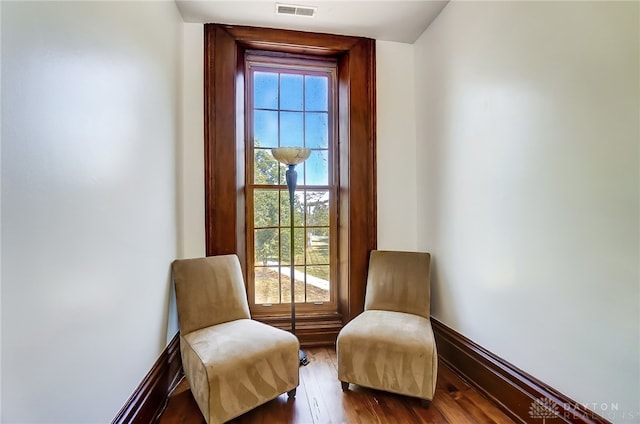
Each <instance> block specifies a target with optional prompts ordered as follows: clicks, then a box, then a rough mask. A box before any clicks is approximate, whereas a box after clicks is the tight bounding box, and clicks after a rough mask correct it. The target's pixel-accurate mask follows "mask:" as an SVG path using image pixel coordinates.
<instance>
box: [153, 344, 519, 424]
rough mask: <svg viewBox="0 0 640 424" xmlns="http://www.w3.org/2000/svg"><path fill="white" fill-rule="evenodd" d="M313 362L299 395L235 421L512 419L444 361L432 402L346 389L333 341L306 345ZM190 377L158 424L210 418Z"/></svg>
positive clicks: (363, 423)
mask: <svg viewBox="0 0 640 424" xmlns="http://www.w3.org/2000/svg"><path fill="white" fill-rule="evenodd" d="M306 352H307V355H308V356H309V359H310V361H311V363H310V364H309V365H307V366H306V367H301V368H300V386H298V390H297V393H296V397H295V399H294V400H288V399H287V395H286V394H283V395H281V396H279V397H278V398H276V399H274V400H272V401H270V402H267V403H266V404H264V405H262V406H260V407H258V408H256V409H254V410H252V411H250V412H247V413H246V414H244V415H241V416H240V417H238V418H235V419H234V420H232V421H230V423H232V424H273V423H293V424H328V423H331V424H343V423H345V424H370V423H379V424H386V423H389V424H392V423H393V424H396V423H402V424H412V423H416V424H420V423H434V424H465V423H479V424H485V423H486V424H491V423H494V424H511V423H514V422H515V421H512V420H511V419H510V418H509V417H508V416H507V415H505V414H504V413H503V412H502V411H501V410H500V409H498V408H497V407H496V406H494V405H493V404H492V403H491V402H490V401H489V400H487V399H486V398H484V397H483V396H482V395H481V394H480V393H478V392H477V391H475V390H474V389H473V388H471V387H470V386H469V385H468V384H467V383H465V382H464V381H462V380H461V379H460V378H458V377H457V376H456V375H455V374H454V373H453V372H452V371H451V370H450V369H449V368H447V367H446V366H445V365H443V364H442V363H440V364H439V367H438V382H437V385H436V394H435V396H434V399H433V402H432V403H431V406H429V408H424V407H423V406H422V405H421V403H420V401H419V400H418V399H414V398H408V397H405V396H400V395H395V394H391V393H385V392H381V391H377V390H371V389H367V388H364V387H359V386H355V385H353V384H351V385H350V390H349V391H347V392H342V389H341V387H340V381H338V373H337V360H336V352H335V349H334V348H333V347H315V348H310V349H306ZM204 423H205V421H204V418H203V417H202V414H200V410H199V409H198V406H197V405H196V403H195V400H194V399H193V396H192V395H191V391H190V390H189V385H188V383H187V382H186V380H185V379H183V380H182V381H181V382H180V384H179V385H178V386H177V387H176V389H175V390H174V391H173V393H172V394H171V395H170V397H169V403H168V405H167V409H166V410H165V411H164V413H163V414H162V416H161V417H160V419H159V420H158V422H157V424H204Z"/></svg>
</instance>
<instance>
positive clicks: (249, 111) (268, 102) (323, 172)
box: [245, 51, 337, 314]
mask: <svg viewBox="0 0 640 424" xmlns="http://www.w3.org/2000/svg"><path fill="white" fill-rule="evenodd" d="M336 70H337V65H336V61H335V60H315V59H312V58H304V59H303V58H298V59H294V58H291V57H290V56H283V57H275V56H273V55H264V54H263V55H261V54H260V52H251V51H250V52H247V53H246V65H245V71H246V76H245V84H246V90H245V92H246V93H247V103H246V108H245V110H246V115H245V117H246V119H247V126H246V130H247V134H248V137H247V140H248V143H247V144H248V146H247V150H246V151H247V154H246V155H245V158H246V169H247V170H248V171H249V173H248V176H247V181H248V183H247V190H246V201H247V232H246V235H247V247H248V249H247V282H248V293H249V304H250V307H251V309H252V312H253V313H254V314H264V313H269V314H273V313H287V312H288V311H289V309H290V302H291V291H290V290H291V288H290V287H291V280H290V276H289V274H290V272H291V271H290V265H291V261H290V250H291V248H290V240H291V239H290V237H291V234H290V217H289V213H290V212H289V193H288V191H287V186H286V182H285V171H286V167H285V166H284V165H280V164H278V163H277V162H276V161H275V159H273V156H272V155H271V151H270V150H271V148H274V147H280V146H304V147H308V148H310V149H311V155H310V157H309V159H307V161H305V162H303V163H302V164H300V165H298V166H297V167H296V171H297V173H298V184H297V190H296V195H295V198H294V245H295V268H296V272H295V300H296V304H297V306H296V307H297V309H298V311H299V313H304V312H305V311H308V312H320V311H336V285H335V280H336V277H335V275H336V270H335V267H336V263H337V252H336V243H334V242H333V240H334V238H335V234H336V226H337V208H336V201H335V199H336V193H337V185H336V184H335V181H336V178H335V176H334V172H333V170H334V168H335V167H334V157H335V143H334V138H335V137H334V134H335V133H336V130H335V126H334V121H335V120H334V115H335V114H334V110H335V104H334V103H335V102H334V99H335V92H336V82H335V81H336Z"/></svg>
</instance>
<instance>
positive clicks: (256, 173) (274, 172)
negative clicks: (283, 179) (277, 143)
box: [253, 149, 278, 185]
mask: <svg viewBox="0 0 640 424" xmlns="http://www.w3.org/2000/svg"><path fill="white" fill-rule="evenodd" d="M253 182H254V183H255V184H274V185H275V184H278V161H276V160H275V159H274V158H273V155H272V154H271V151H270V150H268V149H255V150H254V151H253Z"/></svg>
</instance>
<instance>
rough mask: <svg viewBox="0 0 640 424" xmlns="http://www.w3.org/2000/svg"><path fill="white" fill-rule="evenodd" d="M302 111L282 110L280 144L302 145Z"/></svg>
mask: <svg viewBox="0 0 640 424" xmlns="http://www.w3.org/2000/svg"><path fill="white" fill-rule="evenodd" d="M303 142H304V139H303V132H302V112H280V145H281V146H302V145H303Z"/></svg>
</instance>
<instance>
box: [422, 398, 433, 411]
mask: <svg viewBox="0 0 640 424" xmlns="http://www.w3.org/2000/svg"><path fill="white" fill-rule="evenodd" d="M420 404H421V405H422V407H423V408H425V409H429V406H431V401H430V400H427V399H420Z"/></svg>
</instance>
